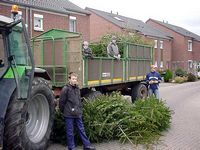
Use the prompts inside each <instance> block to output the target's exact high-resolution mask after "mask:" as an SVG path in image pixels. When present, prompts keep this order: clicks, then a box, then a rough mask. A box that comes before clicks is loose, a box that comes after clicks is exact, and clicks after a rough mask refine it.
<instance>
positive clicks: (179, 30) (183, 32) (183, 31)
mask: <svg viewBox="0 0 200 150" xmlns="http://www.w3.org/2000/svg"><path fill="white" fill-rule="evenodd" d="M149 20H151V21H153V22H156V23H158V24H160V25H162V26H165V27H167V28H168V29H170V30H173V31H174V32H177V33H179V34H181V35H183V36H187V37H191V38H194V39H196V40H198V41H200V36H199V35H197V34H195V33H192V32H190V31H188V30H186V29H184V28H182V27H179V26H175V25H172V24H169V23H165V22H161V21H158V20H154V19H149Z"/></svg>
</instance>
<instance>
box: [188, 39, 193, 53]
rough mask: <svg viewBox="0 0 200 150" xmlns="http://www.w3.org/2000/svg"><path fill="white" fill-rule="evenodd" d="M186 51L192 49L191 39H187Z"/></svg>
mask: <svg viewBox="0 0 200 150" xmlns="http://www.w3.org/2000/svg"><path fill="white" fill-rule="evenodd" d="M188 51H192V40H188Z"/></svg>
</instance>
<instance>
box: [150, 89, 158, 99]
mask: <svg viewBox="0 0 200 150" xmlns="http://www.w3.org/2000/svg"><path fill="white" fill-rule="evenodd" d="M152 95H155V97H156V98H157V99H160V94H159V91H158V89H155V90H152V89H151V88H149V96H152Z"/></svg>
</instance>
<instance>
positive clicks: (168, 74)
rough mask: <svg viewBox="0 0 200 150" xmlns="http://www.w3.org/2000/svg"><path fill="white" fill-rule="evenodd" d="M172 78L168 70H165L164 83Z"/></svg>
mask: <svg viewBox="0 0 200 150" xmlns="http://www.w3.org/2000/svg"><path fill="white" fill-rule="evenodd" d="M172 76H173V74H172V71H170V70H169V69H167V70H166V71H165V75H164V81H165V82H169V81H170V80H171V79H172Z"/></svg>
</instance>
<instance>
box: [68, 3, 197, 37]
mask: <svg viewBox="0 0 200 150" xmlns="http://www.w3.org/2000/svg"><path fill="white" fill-rule="evenodd" d="M70 1H71V2H72V3H74V4H76V5H78V6H79V7H81V8H85V7H90V8H94V9H98V10H102V11H106V12H111V10H112V12H113V13H117V12H118V13H119V14H120V15H122V16H126V17H131V18H134V19H139V20H142V21H143V22H145V21H147V20H148V19H149V18H152V19H156V20H159V21H163V20H164V21H168V23H170V24H173V25H177V26H180V27H183V28H185V29H187V30H189V31H191V32H193V33H196V34H198V35H200V1H199V0H70Z"/></svg>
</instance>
